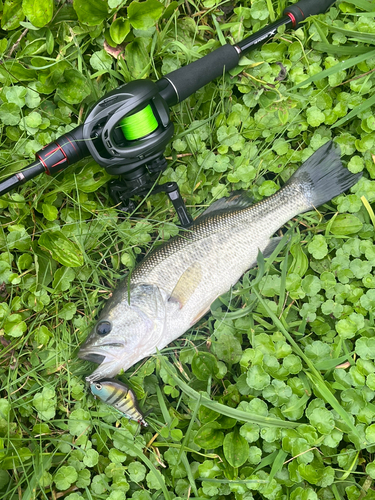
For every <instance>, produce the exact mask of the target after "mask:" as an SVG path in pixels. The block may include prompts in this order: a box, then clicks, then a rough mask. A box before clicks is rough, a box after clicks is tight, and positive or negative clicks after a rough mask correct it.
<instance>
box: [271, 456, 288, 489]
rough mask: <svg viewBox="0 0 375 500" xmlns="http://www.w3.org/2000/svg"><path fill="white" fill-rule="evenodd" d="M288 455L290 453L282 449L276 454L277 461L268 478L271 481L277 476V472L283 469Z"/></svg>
mask: <svg viewBox="0 0 375 500" xmlns="http://www.w3.org/2000/svg"><path fill="white" fill-rule="evenodd" d="M287 455H288V453H287V452H286V451H284V450H282V449H280V450H279V452H278V454H277V455H276V458H275V461H274V462H273V464H272V468H271V472H270V475H269V478H268V481H269V482H271V481H272V479H273V478H274V477H275V474H277V473H278V472H279V471H281V469H282V467H283V464H284V461H285V458H286V456H287Z"/></svg>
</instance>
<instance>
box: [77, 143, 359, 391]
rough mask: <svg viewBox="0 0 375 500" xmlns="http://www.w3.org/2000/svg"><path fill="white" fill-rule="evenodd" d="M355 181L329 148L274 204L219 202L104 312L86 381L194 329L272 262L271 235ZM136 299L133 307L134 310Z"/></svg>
mask: <svg viewBox="0 0 375 500" xmlns="http://www.w3.org/2000/svg"><path fill="white" fill-rule="evenodd" d="M360 176H361V174H356V175H354V174H352V173H350V172H349V171H348V170H347V169H346V168H344V167H343V166H342V164H341V161H340V154H339V151H338V150H337V149H336V148H335V146H334V144H333V143H332V142H328V143H327V144H325V145H324V146H322V147H321V148H320V149H319V150H318V151H316V152H315V153H314V154H313V155H312V156H311V157H310V158H309V159H308V160H307V161H306V162H305V163H304V164H303V165H302V166H301V167H300V168H299V169H298V170H297V171H296V172H295V173H294V174H293V175H292V177H291V178H290V179H289V180H288V181H287V182H286V184H285V185H284V187H283V188H282V189H280V190H279V191H277V192H276V193H275V194H273V195H272V196H270V197H269V198H265V199H264V200H262V201H260V202H259V203H256V204H255V205H249V201H248V199H247V198H246V197H244V196H241V195H234V196H232V197H229V198H227V199H222V200H218V201H217V202H215V203H213V204H212V205H211V207H209V208H208V210H206V212H204V213H203V214H202V215H201V216H200V217H198V218H197V219H196V220H195V221H194V223H193V225H192V226H190V228H189V230H188V231H185V232H184V233H183V234H181V235H178V236H176V237H174V238H172V239H171V240H169V241H168V242H166V243H164V244H163V245H161V246H160V247H158V248H156V250H154V251H153V252H152V253H150V254H149V255H148V256H147V257H146V258H145V259H144V260H143V261H142V262H141V263H140V264H139V265H138V266H137V267H136V268H135V270H134V271H133V273H132V275H131V280H130V289H129V288H128V286H127V283H125V284H123V285H120V287H119V288H117V290H116V291H115V292H114V294H113V296H112V298H111V299H110V300H109V301H108V302H107V304H106V305H105V307H104V309H103V311H102V313H101V314H100V317H99V320H98V322H97V324H96V325H95V327H94V329H93V331H92V332H91V333H90V335H89V336H88V338H87V340H86V342H85V343H84V345H83V346H82V348H81V350H80V353H79V357H80V358H82V359H86V360H89V361H94V362H96V363H101V364H100V366H99V367H98V368H97V369H96V370H95V371H94V372H93V373H92V374H91V375H90V376H89V377H87V380H88V381H89V382H93V381H95V380H99V379H101V378H103V377H113V376H114V375H116V374H117V373H118V372H119V371H120V370H121V369H123V370H127V369H128V368H130V367H131V366H132V365H134V364H135V363H137V361H140V360H141V359H143V358H145V357H146V356H150V355H151V354H154V353H155V352H156V351H157V350H160V349H162V348H163V347H165V346H166V345H167V344H169V343H170V342H172V341H173V340H175V339H176V338H178V337H179V336H180V335H182V334H183V333H184V332H186V330H188V329H189V328H190V327H192V326H193V325H194V324H195V323H196V322H197V321H198V320H199V319H200V318H201V317H202V316H204V315H205V314H206V313H207V312H208V311H209V308H210V305H211V304H212V302H213V301H214V300H215V299H216V298H217V297H218V296H220V295H222V294H223V293H225V292H227V291H228V290H229V289H230V288H231V287H232V286H233V285H234V284H235V283H236V282H237V281H238V280H239V279H240V278H241V276H242V275H243V274H244V273H245V272H246V271H247V270H248V269H250V268H251V267H253V266H254V265H255V264H256V260H257V255H258V252H259V251H261V252H262V253H263V255H264V256H265V257H267V256H269V255H271V253H272V251H273V250H274V249H275V247H276V245H277V243H278V241H279V239H276V238H273V239H271V237H272V235H273V234H274V233H275V232H276V231H277V230H278V229H279V228H280V227H281V226H282V225H283V224H285V223H286V222H287V221H289V220H290V219H292V218H293V217H295V216H296V215H298V214H301V213H303V212H306V211H308V210H311V209H313V208H314V207H319V206H320V205H322V204H323V203H326V202H327V201H329V200H330V199H332V198H334V197H335V196H338V195H339V194H341V193H342V192H343V191H345V190H347V189H348V188H350V187H351V186H353V185H354V184H355V183H356V182H357V181H358V179H359V178H360ZM129 297H130V302H129Z"/></svg>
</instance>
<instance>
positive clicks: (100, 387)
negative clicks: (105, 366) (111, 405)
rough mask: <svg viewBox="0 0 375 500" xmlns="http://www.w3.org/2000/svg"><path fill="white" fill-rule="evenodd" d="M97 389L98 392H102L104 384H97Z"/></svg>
mask: <svg viewBox="0 0 375 500" xmlns="http://www.w3.org/2000/svg"><path fill="white" fill-rule="evenodd" d="M95 389H97V390H98V391H101V390H102V384H99V383H96V384H95Z"/></svg>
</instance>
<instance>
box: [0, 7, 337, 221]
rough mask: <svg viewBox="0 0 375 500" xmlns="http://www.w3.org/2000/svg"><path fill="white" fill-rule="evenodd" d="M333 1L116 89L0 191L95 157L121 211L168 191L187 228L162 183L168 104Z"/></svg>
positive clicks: (174, 193) (289, 12)
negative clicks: (154, 79)
mask: <svg viewBox="0 0 375 500" xmlns="http://www.w3.org/2000/svg"><path fill="white" fill-rule="evenodd" d="M334 1H335V0H300V1H299V2H297V3H295V4H293V5H290V6H289V7H287V8H286V9H285V10H284V12H283V16H282V17H281V18H280V19H278V20H277V21H275V22H273V23H271V24H269V25H267V26H265V27H264V28H262V29H260V30H259V31H257V32H256V33H254V34H252V35H250V36H249V37H247V38H245V39H244V40H242V41H240V42H239V43H237V44H235V45H230V44H227V45H223V46H222V47H220V48H218V49H216V50H214V51H213V52H211V53H210V54H208V55H206V56H204V57H202V58H201V59H198V60H197V61H194V62H192V63H190V64H188V65H186V66H183V67H182V68H179V69H177V70H176V71H172V73H169V74H167V75H166V76H164V77H162V78H161V79H160V80H158V81H157V82H152V81H151V80H134V81H132V82H130V83H125V84H123V85H121V86H119V87H118V88H116V89H115V90H112V91H111V92H109V93H108V94H106V95H105V96H104V97H102V98H101V99H100V100H99V101H98V102H97V103H96V104H95V105H94V106H93V107H92V108H91V110H90V111H89V113H88V115H87V118H86V119H85V121H84V123H83V124H82V125H80V126H78V127H76V128H75V129H74V130H72V131H70V132H69V133H67V134H64V135H62V136H61V137H59V138H58V139H56V140H55V141H53V142H51V143H50V144H48V145H47V146H45V147H44V148H42V149H41V150H40V151H38V152H37V153H36V155H35V156H36V160H35V161H34V162H33V163H31V164H30V165H29V166H28V167H26V168H25V169H24V170H21V171H20V172H18V173H16V174H14V175H12V176H10V177H9V178H7V179H6V180H4V181H3V182H1V183H0V196H1V195H3V194H5V193H8V192H9V191H11V190H12V189H14V188H16V187H17V186H19V185H20V184H23V183H24V182H26V181H28V180H30V179H32V178H34V177H35V176H37V175H39V174H41V173H46V174H48V175H55V174H57V173H59V172H61V171H62V170H65V169H66V168H67V167H68V166H69V165H72V164H74V163H76V162H77V161H79V160H81V159H82V158H85V157H86V156H90V155H91V157H92V158H93V159H94V160H95V161H96V162H97V163H98V164H99V165H101V166H102V167H103V168H105V170H106V171H107V172H108V173H109V174H111V175H116V176H119V177H118V178H117V179H114V180H112V181H110V182H109V193H110V196H111V198H112V199H113V201H114V202H115V203H116V204H117V205H121V209H122V210H124V211H126V212H130V211H132V210H133V209H134V202H132V200H131V198H132V197H133V196H135V195H141V196H145V195H146V194H147V193H149V192H151V193H157V192H165V193H166V194H167V195H168V196H169V198H170V200H171V201H172V203H173V206H174V208H175V210H176V213H177V215H178V217H179V220H180V223H181V225H182V226H185V227H186V226H188V225H189V224H190V223H191V222H192V219H191V216H190V214H189V213H188V211H187V209H186V207H185V204H184V201H183V200H182V197H181V195H180V192H179V188H178V185H177V183H175V182H168V183H166V184H157V178H158V176H159V174H160V173H161V172H163V171H164V170H165V168H166V167H167V160H166V159H165V157H164V151H165V148H166V146H167V144H168V143H169V141H170V140H171V138H172V136H173V132H174V128H173V123H172V122H171V120H170V116H169V114H170V109H169V108H170V107H171V106H174V105H176V104H178V103H180V102H181V101H183V100H184V99H186V98H187V97H189V96H190V95H191V94H193V93H194V92H196V91H197V90H198V89H200V88H201V87H203V86H204V85H206V84H207V83H209V82H211V81H212V80H214V79H215V78H217V77H219V76H222V75H223V73H224V72H227V71H229V70H231V69H233V68H235V67H236V66H237V65H238V62H239V59H240V57H241V56H243V55H245V54H247V53H248V52H250V51H251V50H253V49H255V48H257V47H259V46H261V45H263V44H264V43H265V42H267V41H268V40H269V39H270V38H271V37H272V36H274V35H275V33H276V32H277V30H278V28H280V27H281V26H284V27H285V28H286V29H296V28H297V27H298V25H299V23H301V22H302V21H304V20H305V19H306V18H307V17H309V16H312V15H316V14H322V13H324V12H325V11H326V10H327V9H328V8H329V7H330V6H331V5H332V4H333V3H334Z"/></svg>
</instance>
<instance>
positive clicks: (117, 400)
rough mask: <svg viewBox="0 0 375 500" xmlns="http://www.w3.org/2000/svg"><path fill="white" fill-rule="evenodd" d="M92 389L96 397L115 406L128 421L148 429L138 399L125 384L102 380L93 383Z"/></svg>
mask: <svg viewBox="0 0 375 500" xmlns="http://www.w3.org/2000/svg"><path fill="white" fill-rule="evenodd" d="M90 389H91V392H92V393H93V395H94V396H95V397H97V398H99V399H101V400H102V401H103V402H104V403H106V404H107V405H110V406H113V407H114V408H116V410H118V411H119V412H121V413H122V414H123V415H124V416H125V417H127V418H128V419H130V420H135V421H136V422H138V423H139V424H141V425H143V427H147V425H148V424H147V422H146V421H145V419H144V418H143V415H142V413H141V410H140V409H139V408H138V403H137V398H136V397H135V395H134V393H133V391H132V390H131V389H129V387H128V386H126V385H125V384H123V383H122V382H119V381H118V380H100V382H91V384H90Z"/></svg>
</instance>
